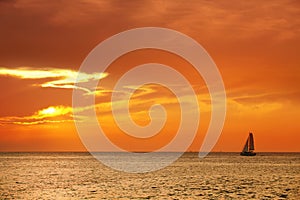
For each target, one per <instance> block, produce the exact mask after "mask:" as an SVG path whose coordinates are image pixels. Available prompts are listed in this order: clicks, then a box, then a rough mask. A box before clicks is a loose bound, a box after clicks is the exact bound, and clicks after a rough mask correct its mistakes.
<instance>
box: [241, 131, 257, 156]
mask: <svg viewBox="0 0 300 200" xmlns="http://www.w3.org/2000/svg"><path fill="white" fill-rule="evenodd" d="M253 151H254V139H253V134H252V133H249V136H248V138H247V141H246V144H245V146H244V148H243V151H242V152H241V156H255V155H256V153H255V152H253Z"/></svg>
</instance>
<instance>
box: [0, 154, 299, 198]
mask: <svg viewBox="0 0 300 200" xmlns="http://www.w3.org/2000/svg"><path fill="white" fill-rule="evenodd" d="M171 154H172V153H170V155H171ZM106 156H107V157H108V158H110V157H111V158H112V159H116V156H118V155H117V154H116V153H106ZM164 156H168V153H165V154H164ZM128 162H130V158H129V160H128ZM0 199H295V200H298V199H300V153H257V156H253V157H244V156H240V155H239V153H210V154H208V155H207V156H206V157H204V158H199V157H198V153H184V154H183V155H182V156H181V157H180V158H179V159H178V160H176V161H175V162H173V163H172V164H171V165H169V166H167V167H165V168H162V169H160V170H157V171H152V172H146V173H127V172H123V171H117V170H114V169H111V168H110V167H107V166H105V165H104V164H102V163H101V162H99V161H98V160H97V159H95V158H94V157H93V156H92V155H90V154H89V153H79V152H77V153H70V152H68V153H67V152H65V153H57V152H55V153H0Z"/></svg>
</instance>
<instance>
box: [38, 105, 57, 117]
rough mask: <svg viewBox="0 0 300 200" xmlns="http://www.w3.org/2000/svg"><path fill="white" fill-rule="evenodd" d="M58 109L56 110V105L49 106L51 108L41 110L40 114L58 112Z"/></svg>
mask: <svg viewBox="0 0 300 200" xmlns="http://www.w3.org/2000/svg"><path fill="white" fill-rule="evenodd" d="M57 111H58V110H56V108H54V107H49V108H46V109H44V110H41V111H40V114H42V115H53V114H55V113H56V112H57Z"/></svg>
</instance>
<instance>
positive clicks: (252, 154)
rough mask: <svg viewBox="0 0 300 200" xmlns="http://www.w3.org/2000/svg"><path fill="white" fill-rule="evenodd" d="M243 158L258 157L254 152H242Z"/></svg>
mask: <svg viewBox="0 0 300 200" xmlns="http://www.w3.org/2000/svg"><path fill="white" fill-rule="evenodd" d="M241 156H256V153H254V152H241Z"/></svg>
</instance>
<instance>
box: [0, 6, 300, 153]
mask: <svg viewBox="0 0 300 200" xmlns="http://www.w3.org/2000/svg"><path fill="white" fill-rule="evenodd" d="M0 27H1V28H0V30H1V31H0V83H1V84H0V91H1V95H0V100H1V109H0V151H86V149H85V147H84V145H83V144H82V142H81V140H80V138H79V135H78V133H77V131H76V128H75V125H74V110H73V109H72V92H73V90H80V91H82V92H83V93H85V94H86V95H89V93H90V91H89V90H87V89H86V88H77V87H76V86H75V85H74V81H75V80H76V77H77V75H78V70H79V68H80V66H81V64H82V63H83V61H84V59H85V58H86V56H87V55H88V54H89V52H90V51H91V50H92V49H93V48H94V47H95V46H97V45H98V44H99V43H100V42H102V41H103V40H105V39H107V38H109V37H110V36H113V35H115V34H117V33H120V32H122V31H125V30H129V29H133V28H139V27H163V28H169V29H173V30H176V31H179V32H182V33H184V34H186V35H188V36H189V37H191V38H193V39H194V40H196V41H197V42H198V43H199V44H201V45H202V46H203V47H204V48H205V49H206V51H207V52H208V53H209V55H210V56H211V58H212V59H213V60H214V62H215V63H216V65H217V66H218V69H219V71H220V74H221V76H222V78H223V82H224V86H225V89H226V95H227V112H226V119H225V123H224V128H223V130H222V133H221V135H220V138H219V140H218V142H217V144H216V145H215V147H214V149H213V150H214V151H230V152H231V151H234V152H238V151H241V150H242V148H243V145H244V143H245V141H246V139H247V136H248V133H249V132H253V133H254V140H255V146H256V151H258V152H265V151H270V152H277V151H280V152H281V151H283V152H299V151H300V145H299V141H300V134H299V133H300V124H299V122H298V121H299V118H300V104H299V102H300V101H299V100H300V89H299V85H300V58H299V52H300V3H299V1H296V0H295V1H292V0H280V1H279V0H273V1H264V2H261V1H258V0H255V1H249V2H246V1H238V0H236V1H224V2H220V1H188V2H186V1H95V0H77V1H36V0H13V1H9V0H2V1H0ZM149 62H157V63H163V64H166V65H169V66H172V67H173V68H176V69H177V70H178V71H180V72H181V73H182V74H183V75H184V76H186V77H187V79H188V80H189V81H190V83H191V85H192V87H193V89H194V90H195V93H196V94H197V99H198V103H199V108H200V115H201V118H200V126H199V130H198V132H197V135H196V137H195V140H194V142H193V143H192V145H191V146H190V147H189V148H188V149H187V151H198V150H199V148H200V146H201V143H202V141H203V137H204V136H205V134H206V131H207V129H208V124H209V121H210V116H211V103H210V98H209V93H208V90H207V86H206V85H205V83H204V81H203V79H202V78H201V76H199V75H197V74H196V73H195V71H194V69H193V67H192V66H190V65H189V63H187V62H186V61H185V60H184V59H182V58H179V57H178V56H175V55H173V54H170V53H168V52H163V51H159V50H149V49H148V50H140V51H135V52H130V53H128V54H126V55H123V56H121V57H120V58H118V59H117V60H116V61H114V62H113V63H112V64H111V65H110V66H109V68H108V69H107V71H106V72H104V73H100V72H99V73H92V74H91V73H85V72H80V77H81V79H80V80H79V82H82V83H85V82H87V81H95V80H98V79H100V80H101V81H100V84H99V85H98V87H97V90H96V91H95V96H96V97H95V109H96V110H97V116H98V117H99V119H98V121H99V123H100V124H101V126H102V128H103V130H104V131H106V132H107V136H108V137H109V138H110V139H111V141H113V143H114V144H116V145H118V146H120V147H122V148H123V149H126V150H129V151H144V150H145V151H152V150H155V149H158V148H160V147H162V146H164V145H165V144H167V143H168V142H169V141H170V140H171V139H172V138H173V137H174V134H175V133H176V129H177V128H178V125H179V123H180V112H181V111H180V108H179V106H178V102H177V100H176V96H174V94H173V93H172V91H170V90H169V89H168V88H165V87H162V86H160V85H155V84H148V85H144V86H143V87H139V88H136V87H135V85H134V81H133V82H132V83H131V82H128V85H126V86H124V90H125V91H132V90H135V92H134V94H133V95H132V97H131V99H130V104H129V110H130V115H131V117H132V119H133V120H134V121H135V122H136V123H137V124H139V125H141V126H146V125H147V124H148V123H149V122H150V118H149V112H148V109H149V108H150V107H151V105H153V104H155V103H161V104H162V105H164V106H165V109H166V111H167V120H166V124H165V126H164V127H163V129H162V130H161V132H159V134H157V135H156V136H154V137H151V138H148V139H145V140H138V139H134V138H129V137H128V136H126V135H124V133H122V131H120V129H119V128H118V127H117V126H116V124H115V122H114V119H113V118H112V114H111V104H110V98H111V96H112V94H113V93H114V92H115V93H117V94H119V93H122V92H120V91H114V87H113V85H114V84H115V83H116V80H118V79H119V78H120V77H121V76H122V74H123V73H125V72H126V71H128V70H129V69H131V68H133V67H134V66H137V65H141V64H145V63H149ZM177 88H178V91H179V92H180V93H181V94H183V93H184V87H183V86H181V85H178V87H177ZM81 109H82V110H84V109H89V108H81ZM82 110H81V111H82Z"/></svg>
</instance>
